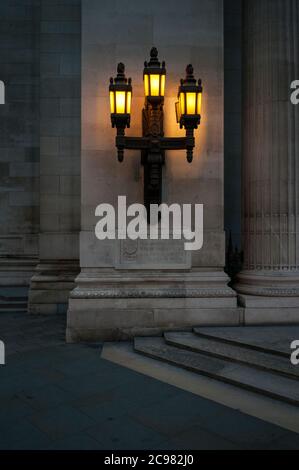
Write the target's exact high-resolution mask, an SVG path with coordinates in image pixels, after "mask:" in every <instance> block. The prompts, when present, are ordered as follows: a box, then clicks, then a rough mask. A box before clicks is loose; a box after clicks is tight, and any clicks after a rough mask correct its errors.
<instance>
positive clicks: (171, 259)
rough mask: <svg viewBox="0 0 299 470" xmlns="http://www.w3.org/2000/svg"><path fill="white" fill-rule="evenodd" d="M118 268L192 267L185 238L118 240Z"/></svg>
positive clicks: (116, 265)
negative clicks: (185, 246) (185, 245)
mask: <svg viewBox="0 0 299 470" xmlns="http://www.w3.org/2000/svg"><path fill="white" fill-rule="evenodd" d="M115 267H116V269H175V270H177V269H190V268H191V252H190V251H185V249H184V240H173V239H171V240H150V239H147V240H140V239H138V240H118V241H117V253H116V263H115Z"/></svg>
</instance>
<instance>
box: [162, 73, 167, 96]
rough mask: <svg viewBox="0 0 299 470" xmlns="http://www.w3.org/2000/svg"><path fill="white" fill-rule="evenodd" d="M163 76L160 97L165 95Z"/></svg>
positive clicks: (163, 76)
mask: <svg viewBox="0 0 299 470" xmlns="http://www.w3.org/2000/svg"><path fill="white" fill-rule="evenodd" d="M165 78H166V77H165V75H161V96H164V94H165Z"/></svg>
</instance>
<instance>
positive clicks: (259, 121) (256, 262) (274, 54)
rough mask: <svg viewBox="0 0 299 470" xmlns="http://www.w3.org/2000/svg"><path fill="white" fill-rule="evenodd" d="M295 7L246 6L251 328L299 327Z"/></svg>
mask: <svg viewBox="0 0 299 470" xmlns="http://www.w3.org/2000/svg"><path fill="white" fill-rule="evenodd" d="M298 24H299V3H298V1H297V0H245V1H244V44H243V47H244V50H243V57H244V64H243V85H244V88H243V244H244V261H245V262H244V271H243V272H242V273H241V274H240V275H239V279H238V283H237V285H236V289H237V290H238V292H239V294H240V301H241V304H242V305H243V306H244V307H246V309H245V321H247V322H248V323H260V322H262V323H264V322H266V323H267V322H273V321H274V322H291V321H299V145H298V140H299V119H298V118H299V115H298V113H299V107H298V106H294V105H293V104H292V103H291V102H290V95H291V90H290V85H291V82H292V81H293V80H295V79H299V70H298V69H299V67H298V60H299V48H298V46H299V32H298Z"/></svg>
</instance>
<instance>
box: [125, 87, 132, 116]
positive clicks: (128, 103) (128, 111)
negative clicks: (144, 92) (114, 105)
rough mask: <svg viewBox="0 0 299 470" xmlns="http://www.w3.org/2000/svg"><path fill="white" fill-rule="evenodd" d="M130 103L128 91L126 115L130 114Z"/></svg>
mask: <svg viewBox="0 0 299 470" xmlns="http://www.w3.org/2000/svg"><path fill="white" fill-rule="evenodd" d="M131 103H132V92H131V91H128V92H127V109H126V113H127V114H131Z"/></svg>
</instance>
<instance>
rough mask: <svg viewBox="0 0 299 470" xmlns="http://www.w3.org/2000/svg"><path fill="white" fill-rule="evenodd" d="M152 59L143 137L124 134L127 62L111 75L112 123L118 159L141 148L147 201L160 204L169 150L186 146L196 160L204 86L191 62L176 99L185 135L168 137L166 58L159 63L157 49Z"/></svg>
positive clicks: (128, 99)
mask: <svg viewBox="0 0 299 470" xmlns="http://www.w3.org/2000/svg"><path fill="white" fill-rule="evenodd" d="M150 54H151V58H150V61H149V62H145V64H144V72H143V78H144V93H145V105H144V109H143V111H142V130H143V132H142V137H127V136H125V129H126V127H128V128H129V127H130V115H131V102H132V85H131V79H130V78H129V79H127V78H126V77H125V66H124V64H122V63H120V64H118V67H117V77H116V78H115V79H114V80H113V78H111V79H110V87H109V92H110V107H111V122H112V127H116V129H117V136H116V147H117V150H118V160H119V161H120V162H122V161H123V159H124V150H125V149H131V150H140V151H141V163H142V165H143V166H144V203H145V206H146V207H147V208H148V207H149V205H150V204H160V203H161V199H162V166H163V165H164V163H165V151H166V150H186V151H187V161H188V162H189V163H191V162H192V160H193V148H194V146H195V139H194V129H197V128H198V125H199V124H200V113H201V97H202V86H201V80H199V81H198V83H197V82H196V80H195V78H194V76H193V67H192V65H188V66H187V69H186V78H185V79H184V80H183V79H182V80H181V84H180V87H179V92H178V102H177V103H176V117H177V122H178V123H179V124H180V127H181V129H182V128H183V127H184V128H185V130H186V136H185V137H165V136H164V129H163V105H164V92H165V79H166V69H165V62H162V65H161V64H160V62H159V60H158V51H157V49H156V48H155V47H153V48H152V50H151V53H150Z"/></svg>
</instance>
